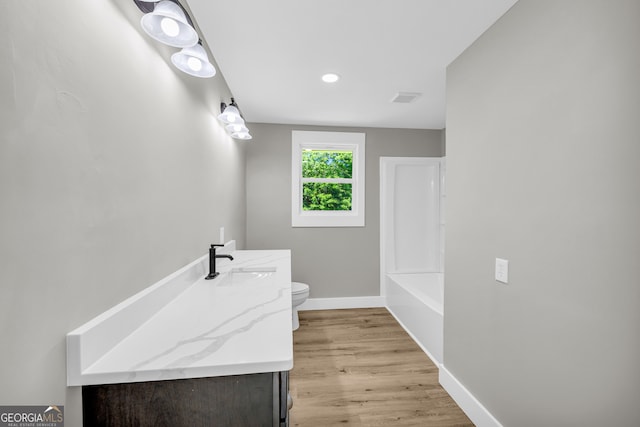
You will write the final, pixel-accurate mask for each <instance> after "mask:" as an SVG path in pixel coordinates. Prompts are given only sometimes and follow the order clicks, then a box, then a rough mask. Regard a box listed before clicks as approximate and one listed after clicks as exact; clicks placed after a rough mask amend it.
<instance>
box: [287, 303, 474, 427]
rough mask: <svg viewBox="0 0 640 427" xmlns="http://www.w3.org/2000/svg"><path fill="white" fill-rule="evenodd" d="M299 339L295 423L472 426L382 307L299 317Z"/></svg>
mask: <svg viewBox="0 0 640 427" xmlns="http://www.w3.org/2000/svg"><path fill="white" fill-rule="evenodd" d="M293 339H294V367H293V370H292V371H291V375H290V389H291V395H292V397H293V400H294V405H293V408H292V410H291V425H292V426H299V427H328V426H336V425H345V424H346V425H353V426H374V427H375V426H425V427H429V426H433V427H469V426H473V423H472V422H471V421H470V420H469V418H467V416H466V415H465V414H464V412H462V410H461V409H460V408H459V407H458V406H457V405H456V403H455V402H454V401H453V399H451V397H450V396H449V395H448V394H447V392H446V391H445V390H444V389H443V388H442V386H440V384H439V383H438V368H437V367H436V366H435V365H434V364H433V362H431V360H430V359H429V358H428V357H427V356H426V355H425V354H424V352H422V350H421V349H420V348H419V347H418V346H417V345H416V343H415V342H414V341H413V340H412V339H411V338H410V337H409V335H408V334H407V333H406V332H405V331H404V329H402V327H401V326H400V325H399V324H398V322H397V321H396V320H395V319H394V318H393V316H391V314H389V312H388V311H387V310H386V309H384V308H371V309H352V310H351V309H350V310H316V311H303V312H300V329H298V330H297V331H296V332H295V333H294V336H293Z"/></svg>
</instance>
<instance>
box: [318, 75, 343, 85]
mask: <svg viewBox="0 0 640 427" xmlns="http://www.w3.org/2000/svg"><path fill="white" fill-rule="evenodd" d="M338 80H340V76H339V75H337V74H335V73H327V74H324V75H323V76H322V81H323V82H325V83H335V82H337V81H338Z"/></svg>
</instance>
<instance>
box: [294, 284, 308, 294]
mask: <svg viewBox="0 0 640 427" xmlns="http://www.w3.org/2000/svg"><path fill="white" fill-rule="evenodd" d="M307 292H309V285H307V284H306V283H300V282H291V293H292V294H293V295H298V294H304V293H307Z"/></svg>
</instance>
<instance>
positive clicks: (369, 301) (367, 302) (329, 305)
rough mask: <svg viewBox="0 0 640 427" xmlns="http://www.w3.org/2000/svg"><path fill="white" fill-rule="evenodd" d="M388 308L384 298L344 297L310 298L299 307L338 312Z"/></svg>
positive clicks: (301, 308) (300, 309) (300, 308)
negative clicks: (350, 309) (345, 309)
mask: <svg viewBox="0 0 640 427" xmlns="http://www.w3.org/2000/svg"><path fill="white" fill-rule="evenodd" d="M374 307H386V301H385V298H384V297H382V296H369V297H344V298H309V299H308V300H306V301H305V302H304V303H303V304H301V305H300V306H299V307H298V310H299V311H303V310H337V309H344V308H374Z"/></svg>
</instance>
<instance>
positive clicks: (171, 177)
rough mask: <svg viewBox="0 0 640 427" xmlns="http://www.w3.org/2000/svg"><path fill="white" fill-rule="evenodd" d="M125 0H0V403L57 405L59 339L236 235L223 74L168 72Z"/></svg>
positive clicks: (237, 185)
mask: <svg viewBox="0 0 640 427" xmlns="http://www.w3.org/2000/svg"><path fill="white" fill-rule="evenodd" d="M140 16H141V13H140V12H139V11H138V10H137V9H136V7H135V5H134V4H133V2H131V1H130V0H121V1H117V2H114V1H110V0H94V1H84V0H66V1H59V2H58V1H56V2H39V1H38V2H36V1H22V0H4V1H2V2H0V62H1V64H2V65H1V66H0V200H1V203H2V209H0V235H1V238H0V260H1V261H0V262H1V263H2V266H1V268H0V337H1V340H2V353H1V355H0V384H1V385H2V386H0V405H8V404H22V405H28V404H38V405H49V404H62V405H66V408H65V409H66V413H67V424H66V425H68V426H77V425H80V412H79V411H80V407H79V402H80V393H79V389H78V388H70V389H67V387H66V372H65V370H66V369H65V366H66V365H65V364H66V355H65V335H66V333H67V332H69V331H71V330H72V329H74V328H76V327H78V326H80V325H81V324H83V323H84V322H86V321H88V320H90V319H91V318H93V317H94V316H96V315H98V314H99V313H101V312H103V311H104V310H106V309H108V308H109V307H111V306H113V305H115V304H116V303H118V302H120V301H122V300H124V299H125V298H127V297H129V296H130V295H133V294H134V293H136V292H137V291H139V290H140V289H142V288H145V287H147V286H149V285H151V284H153V283H154V282H156V281H157V280H159V279H161V278H162V277H164V276H166V275H168V274H169V273H171V272H173V271H175V270H177V269H178V268H180V267H181V266H183V265H185V264H187V263H189V262H191V261H193V260H194V259H196V258H197V257H199V256H201V255H204V254H205V253H206V251H207V248H208V244H209V243H211V242H214V241H217V239H218V236H219V227H220V226H225V227H226V230H227V231H226V235H227V237H229V238H235V239H237V240H238V241H239V244H240V245H241V246H242V245H243V244H244V234H245V216H244V214H245V192H244V189H245V183H244V177H245V171H244V163H245V162H244V156H245V155H244V146H245V143H238V142H235V141H233V140H231V139H230V138H229V137H227V136H226V135H225V133H224V130H223V129H222V128H221V126H220V125H218V123H217V120H216V119H215V116H214V115H215V114H216V113H217V112H218V111H217V110H218V108H219V102H220V99H221V97H222V96H224V98H226V99H227V100H228V97H229V90H228V88H227V87H226V83H225V82H224V79H223V78H221V77H220V76H216V77H215V78H214V79H211V80H206V81H205V80H200V79H195V78H192V77H190V76H187V75H185V74H182V73H180V72H178V71H175V70H174V69H173V67H172V66H171V65H170V63H169V61H168V53H169V52H170V51H175V50H171V49H165V50H162V49H160V50H159V49H157V48H156V46H157V44H156V43H155V42H153V41H151V40H150V39H149V38H148V37H146V35H143V34H141V31H140V30H139V24H138V21H139V19H140Z"/></svg>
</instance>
